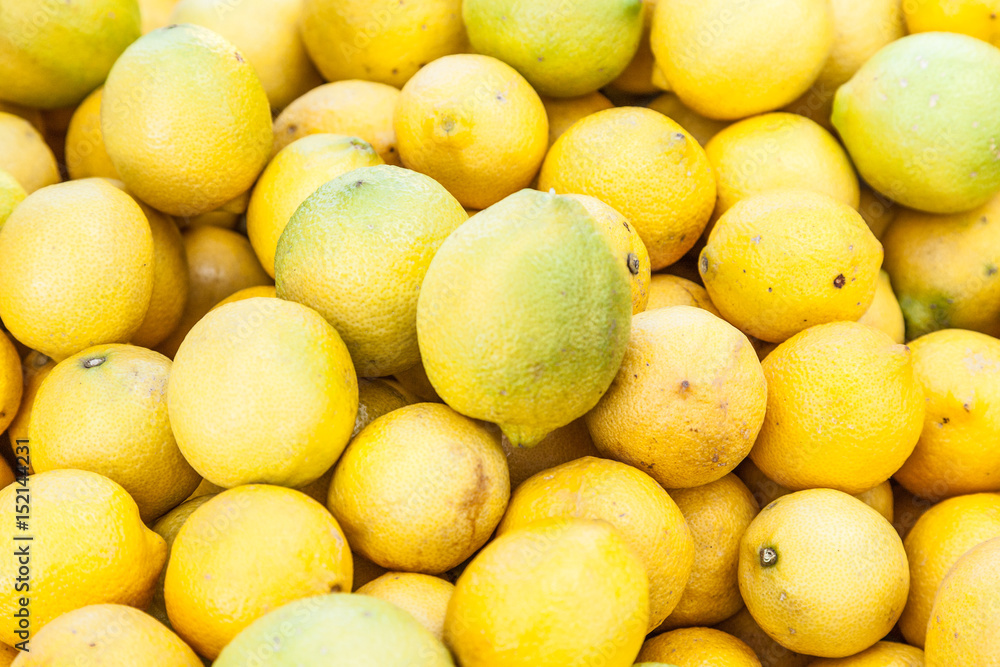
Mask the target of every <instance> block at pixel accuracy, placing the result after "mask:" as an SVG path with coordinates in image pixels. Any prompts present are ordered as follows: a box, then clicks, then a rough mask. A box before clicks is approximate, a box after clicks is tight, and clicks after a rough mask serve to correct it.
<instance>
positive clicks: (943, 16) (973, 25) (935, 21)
mask: <svg viewBox="0 0 1000 667" xmlns="http://www.w3.org/2000/svg"><path fill="white" fill-rule="evenodd" d="M903 14H904V15H905V17H906V28H907V30H909V32H911V33H916V32H959V33H963V34H965V35H969V36H971V37H976V38H978V39H981V40H983V41H984V42H989V43H991V44H992V45H993V46H1000V21H998V18H997V17H998V15H1000V3H998V2H997V1H996V0H910V1H909V2H904V3H903Z"/></svg>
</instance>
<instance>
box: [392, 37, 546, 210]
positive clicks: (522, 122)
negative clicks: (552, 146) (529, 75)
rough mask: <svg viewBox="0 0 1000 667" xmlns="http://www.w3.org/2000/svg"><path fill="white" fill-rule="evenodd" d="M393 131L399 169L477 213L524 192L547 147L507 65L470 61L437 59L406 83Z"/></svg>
mask: <svg viewBox="0 0 1000 667" xmlns="http://www.w3.org/2000/svg"><path fill="white" fill-rule="evenodd" d="M394 126H395V128H396V137H397V139H398V141H399V156H400V158H402V160H403V166H405V167H407V168H409V169H413V170H414V171H419V172H421V173H423V174H427V175H428V176H430V177H431V178H433V179H434V180H436V181H438V182H439V183H441V185H443V186H444V187H446V188H447V189H448V191H449V192H451V193H452V194H453V195H455V198H456V199H458V201H460V202H461V203H462V206H465V207H467V208H473V209H477V210H481V209H484V208H486V207H487V206H490V205H491V204H495V203H496V202H498V201H500V200H501V199H503V198H504V197H506V196H507V195H510V194H512V193H514V192H517V191H518V190H520V189H521V188H524V187H527V185H528V184H529V183H530V182H531V180H532V179H533V178H534V177H535V174H536V173H537V172H538V168H539V167H540V166H541V164H542V158H544V157H545V151H546V149H547V148H548V145H549V141H548V136H549V124H548V119H547V117H546V115H545V106H544V105H543V104H542V100H541V99H540V98H539V97H538V94H537V93H536V92H535V91H534V90H533V89H532V88H531V86H530V85H529V84H528V82H527V81H525V80H524V77H522V76H521V75H520V74H518V73H517V72H516V71H515V70H514V69H513V68H512V67H510V66H509V65H506V64H504V63H502V62H500V61H499V60H497V59H496V58H491V57H489V56H483V55H477V54H461V55H453V56H445V57H444V58H440V59H438V60H435V61H434V62H433V63H431V64H430V65H428V66H427V67H425V68H424V69H422V70H420V72H418V73H417V74H416V75H414V77H413V78H412V79H410V80H409V81H408V82H407V83H406V85H405V86H404V87H403V92H402V93H401V94H400V96H399V102H398V103H397V105H396V114H395V121H394Z"/></svg>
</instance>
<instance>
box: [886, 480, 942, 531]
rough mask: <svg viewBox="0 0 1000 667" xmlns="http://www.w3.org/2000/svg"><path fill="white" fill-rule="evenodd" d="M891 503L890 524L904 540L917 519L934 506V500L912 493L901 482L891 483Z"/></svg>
mask: <svg viewBox="0 0 1000 667" xmlns="http://www.w3.org/2000/svg"><path fill="white" fill-rule="evenodd" d="M892 505H893V508H892V525H893V526H894V527H895V528H896V532H897V533H899V537H900V538H901V539H903V540H905V539H906V536H907V535H909V534H910V531H911V530H912V529H913V526H914V525H915V524H916V523H917V520H918V519H919V518H920V517H922V516H923V515H924V513H925V512H926V511H927V510H929V509H930V508H931V507H933V506H934V501H932V500H927V499H926V498H919V497H917V496H915V495H913V494H912V493H910V492H909V491H907V490H906V487H904V486H903V485H901V484H893V485H892Z"/></svg>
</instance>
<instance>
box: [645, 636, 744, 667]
mask: <svg viewBox="0 0 1000 667" xmlns="http://www.w3.org/2000/svg"><path fill="white" fill-rule="evenodd" d="M636 660H642V661H646V662H652V661H654V660H655V661H658V662H661V663H662V662H666V661H667V660H669V661H670V662H676V663H678V664H679V665H684V667H713V666H714V665H726V667H760V660H758V659H757V656H756V655H755V654H754V652H753V649H751V648H750V647H749V646H747V645H746V644H745V643H744V642H743V641H741V640H739V639H737V638H736V637H733V636H732V635H729V634H726V633H725V632H723V631H721V630H714V629H712V628H681V629H679V630H672V631H670V632H665V633H664V634H662V635H657V636H656V637H653V638H652V639H649V640H647V641H646V643H645V644H643V645H642V650H641V651H639V657H638V658H636Z"/></svg>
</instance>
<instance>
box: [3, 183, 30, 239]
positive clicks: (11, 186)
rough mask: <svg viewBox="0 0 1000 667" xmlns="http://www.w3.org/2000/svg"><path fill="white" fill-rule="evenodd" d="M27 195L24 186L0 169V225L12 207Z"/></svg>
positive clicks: (8, 215)
mask: <svg viewBox="0 0 1000 667" xmlns="http://www.w3.org/2000/svg"><path fill="white" fill-rule="evenodd" d="M27 196H28V193H27V192H25V190H24V188H23V187H21V184H20V183H19V182H18V181H17V179H16V178H14V176H13V175H12V174H11V173H10V172H9V171H4V170H3V169H0V227H2V226H3V223H4V222H6V220H7V218H8V217H10V214H11V213H12V212H13V211H14V207H15V206H17V205H18V204H20V203H21V202H22V201H24V198H25V197H27Z"/></svg>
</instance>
